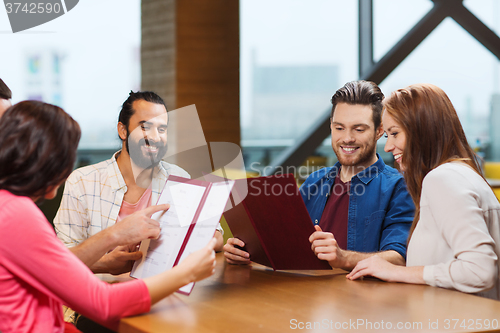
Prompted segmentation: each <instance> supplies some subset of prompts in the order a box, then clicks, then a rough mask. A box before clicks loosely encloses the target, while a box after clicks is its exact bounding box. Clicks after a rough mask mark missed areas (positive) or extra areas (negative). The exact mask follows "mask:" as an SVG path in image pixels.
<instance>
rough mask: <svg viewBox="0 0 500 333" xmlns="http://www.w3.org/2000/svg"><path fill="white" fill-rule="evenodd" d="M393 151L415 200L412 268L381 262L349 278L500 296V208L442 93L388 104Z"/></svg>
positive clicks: (423, 89) (408, 91)
mask: <svg viewBox="0 0 500 333" xmlns="http://www.w3.org/2000/svg"><path fill="white" fill-rule="evenodd" d="M382 122H383V126H384V130H385V133H386V135H387V137H388V139H387V143H386V145H385V151H387V152H391V153H392V154H393V156H394V159H395V160H396V162H397V163H398V164H399V165H400V168H401V170H402V171H403V172H404V178H405V180H406V183H407V186H408V191H409V193H410V195H411V196H412V198H413V201H414V203H415V207H416V212H415V218H414V220H413V225H412V229H411V232H410V237H409V240H408V252H407V260H406V267H404V266H394V265H392V264H390V263H388V262H386V261H384V260H383V259H381V258H379V257H371V258H370V259H366V260H364V261H361V262H359V263H358V265H357V266H356V267H355V268H354V269H353V270H352V272H350V273H349V274H348V275H347V278H349V279H351V280H354V279H357V278H359V277H361V276H365V275H370V276H374V277H377V278H380V279H382V280H386V281H390V282H405V283H416V284H428V285H431V286H437V287H443V288H449V289H456V290H459V291H462V292H466V293H475V294H478V295H481V296H484V297H488V298H492V299H497V300H498V299H500V289H499V264H498V257H499V255H500V204H499V202H498V200H497V198H496V197H495V195H494V194H493V191H492V190H491V188H490V186H489V185H488V183H487V182H486V180H485V179H484V177H483V176H482V174H481V169H480V167H479V164H478V160H477V158H476V156H475V154H474V152H473V150H472V149H471V147H470V146H469V144H468V143H467V139H466V137H465V133H464V131H463V129H462V126H461V124H460V120H459V119H458V116H457V113H456V111H455V108H454V107H453V105H452V104H451V101H450V100H449V98H448V96H447V95H446V94H445V93H444V91H443V90H441V89H440V88H438V87H436V86H434V85H431V84H415V85H411V86H409V87H407V88H404V89H399V90H397V91H395V92H393V93H392V94H391V96H390V97H389V98H388V99H387V100H385V101H384V113H383V116H382Z"/></svg>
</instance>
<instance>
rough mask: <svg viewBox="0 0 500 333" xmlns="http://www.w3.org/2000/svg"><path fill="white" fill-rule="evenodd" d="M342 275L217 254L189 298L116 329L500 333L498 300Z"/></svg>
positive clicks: (175, 299)
mask: <svg viewBox="0 0 500 333" xmlns="http://www.w3.org/2000/svg"><path fill="white" fill-rule="evenodd" d="M345 274H346V272H345V271H342V270H332V271H295V272H283V271H280V272H274V271H272V270H271V269H268V268H266V267H264V266H260V265H257V264H252V266H234V265H229V264H227V263H226V262H225V261H224V257H223V255H222V254H221V253H219V254H217V270H216V273H215V275H214V276H212V277H210V278H209V279H206V280H204V281H202V282H198V283H197V284H196V286H195V287H194V290H193V292H192V293H191V295H190V296H184V295H179V294H175V295H172V296H170V297H168V298H166V299H164V300H163V301H161V302H159V303H158V304H156V305H155V306H153V307H152V309H151V312H149V313H148V314H144V315H140V316H135V317H129V318H125V319H123V320H122V321H121V323H120V330H119V332H124V333H130V332H198V333H204V332H217V333H223V332H228V333H229V332H230V333H245V332H249V333H250V332H251V333H254V332H266V333H267V332H289V331H291V332H293V331H321V332H325V331H332V332H333V331H339V330H340V331H350V332H373V331H379V332H385V331H393V332H429V331H432V332H470V331H482V332H484V331H488V332H500V302H498V301H492V300H488V299H484V298H481V297H478V296H472V295H466V294H463V293H460V292H456V291H451V290H445V289H441V288H434V287H429V286H419V285H406V284H400V283H386V282H381V281H379V280H376V279H372V278H365V279H364V280H361V281H349V280H347V279H346V278H345ZM488 324H489V325H488ZM486 326H489V328H487V327H486ZM307 328H310V329H307ZM495 328H496V329H495Z"/></svg>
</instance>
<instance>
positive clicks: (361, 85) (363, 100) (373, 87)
mask: <svg viewBox="0 0 500 333" xmlns="http://www.w3.org/2000/svg"><path fill="white" fill-rule="evenodd" d="M383 99H384V94H383V93H382V90H380V88H379V86H377V84H376V83H375V82H371V81H364V80H359V81H351V82H347V83H346V84H345V85H344V86H343V87H342V88H340V89H339V90H337V91H336V92H335V94H334V95H333V96H332V113H331V116H332V117H333V114H334V113H335V107H336V106H337V104H339V103H346V104H351V105H369V106H371V108H372V111H373V118H372V119H373V124H374V125H375V129H377V128H379V126H380V124H381V123H382V100H383Z"/></svg>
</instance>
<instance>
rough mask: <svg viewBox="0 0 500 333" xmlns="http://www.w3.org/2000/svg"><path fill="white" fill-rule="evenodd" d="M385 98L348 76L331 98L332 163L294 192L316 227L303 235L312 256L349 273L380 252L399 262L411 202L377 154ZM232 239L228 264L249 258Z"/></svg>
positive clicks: (398, 177)
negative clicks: (312, 231)
mask: <svg viewBox="0 0 500 333" xmlns="http://www.w3.org/2000/svg"><path fill="white" fill-rule="evenodd" d="M383 98H384V95H383V94H382V92H381V90H380V88H379V87H378V86H377V85H376V84H375V83H373V82H368V81H353V82H348V83H346V84H345V85H344V87H342V88H340V89H339V90H337V92H336V93H335V94H334V95H333V97H332V105H333V106H332V113H331V115H332V117H331V123H330V128H331V138H332V148H333V151H334V152H335V155H337V158H338V163H336V164H335V165H334V166H333V167H329V168H322V169H320V170H318V171H316V172H314V173H312V174H311V175H309V177H308V178H307V179H306V181H305V182H304V184H303V185H302V187H301V188H300V192H301V194H302V198H303V199H304V202H305V204H306V207H307V210H308V211H309V215H310V216H311V220H312V222H313V223H314V225H315V228H316V230H317V231H316V232H314V233H313V234H312V235H311V236H310V238H309V240H310V242H311V244H312V250H313V251H314V252H315V254H316V255H317V257H318V258H319V259H322V260H327V261H328V262H329V263H330V265H331V266H332V267H339V268H343V269H346V270H350V269H352V268H354V266H356V264H357V262H358V261H360V260H363V259H365V258H367V257H369V256H372V255H375V254H377V255H379V256H381V257H383V258H385V259H387V260H389V261H390V262H392V263H395V264H400V265H404V264H405V258H406V240H407V238H408V232H409V229H410V226H411V223H412V221H413V215H414V210H415V207H414V205H413V202H412V199H411V197H410V195H409V194H408V192H407V190H406V184H405V182H404V179H403V177H402V175H401V174H400V173H399V172H398V171H397V170H395V169H393V168H391V167H389V166H387V165H385V163H384V162H383V161H382V159H381V158H380V156H379V155H378V154H377V153H376V145H377V140H378V139H379V138H380V137H381V136H382V134H383V133H384V130H383V128H382V124H381V114H382V100H383ZM235 246H239V247H242V246H244V243H243V242H242V241H241V240H239V239H234V238H231V239H229V240H228V242H227V244H226V245H225V246H224V251H225V252H224V254H225V256H226V258H227V260H228V262H230V263H237V264H240V263H248V262H249V261H250V259H249V256H248V253H247V252H245V251H242V250H240V249H238V248H236V247H235Z"/></svg>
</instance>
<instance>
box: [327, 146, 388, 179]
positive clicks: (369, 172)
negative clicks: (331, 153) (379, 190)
mask: <svg viewBox="0 0 500 333" xmlns="http://www.w3.org/2000/svg"><path fill="white" fill-rule="evenodd" d="M341 168H342V165H341V164H340V162H337V163H335V165H334V166H333V167H332V168H331V169H330V171H329V172H328V178H331V179H335V177H337V174H338V173H339V172H340V169H341ZM384 168H385V163H384V161H383V160H382V158H381V157H380V155H379V154H378V153H377V161H376V162H375V163H373V164H372V165H370V166H369V167H368V168H366V169H365V170H363V171H360V172H358V173H357V174H356V175H354V176H353V177H352V178H354V177H358V178H359V180H360V181H362V182H363V183H364V184H365V185H366V184H368V183H369V182H370V181H371V180H372V179H373V178H375V177H376V176H377V175H378V173H379V172H381V171H383V170H384Z"/></svg>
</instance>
